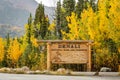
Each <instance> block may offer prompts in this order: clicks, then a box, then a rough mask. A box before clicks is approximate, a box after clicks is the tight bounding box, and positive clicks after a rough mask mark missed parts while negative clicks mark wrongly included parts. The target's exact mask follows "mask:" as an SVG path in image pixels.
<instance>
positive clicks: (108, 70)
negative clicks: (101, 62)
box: [100, 67, 111, 72]
mask: <svg viewBox="0 0 120 80" xmlns="http://www.w3.org/2000/svg"><path fill="white" fill-rule="evenodd" d="M100 72H111V68H108V67H102V68H101V69H100Z"/></svg>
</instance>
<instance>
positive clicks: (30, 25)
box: [26, 14, 32, 44]
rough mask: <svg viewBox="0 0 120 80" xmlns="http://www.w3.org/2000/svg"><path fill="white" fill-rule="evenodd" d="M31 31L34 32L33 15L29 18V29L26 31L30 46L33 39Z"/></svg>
mask: <svg viewBox="0 0 120 80" xmlns="http://www.w3.org/2000/svg"><path fill="white" fill-rule="evenodd" d="M31 30H32V15H31V14H30V16H29V18H28V27H27V30H26V36H27V37H26V38H27V42H28V44H30V43H31V41H30V38H31V35H32V33H31Z"/></svg>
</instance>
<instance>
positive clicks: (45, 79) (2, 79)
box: [0, 73, 120, 80]
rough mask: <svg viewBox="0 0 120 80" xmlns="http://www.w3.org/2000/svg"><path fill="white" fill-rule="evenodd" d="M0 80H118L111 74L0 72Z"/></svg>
mask: <svg viewBox="0 0 120 80" xmlns="http://www.w3.org/2000/svg"><path fill="white" fill-rule="evenodd" d="M0 80H120V76H119V77H115V76H114V77H112V76H56V75H28V74H4V73H0Z"/></svg>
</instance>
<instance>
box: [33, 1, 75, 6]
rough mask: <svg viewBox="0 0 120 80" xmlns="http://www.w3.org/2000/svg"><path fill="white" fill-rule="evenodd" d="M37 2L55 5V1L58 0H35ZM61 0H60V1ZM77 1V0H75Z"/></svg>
mask: <svg viewBox="0 0 120 80" xmlns="http://www.w3.org/2000/svg"><path fill="white" fill-rule="evenodd" d="M35 1H37V2H39V3H40V2H42V4H44V5H45V6H55V5H56V2H57V1H59V0H35ZM62 1H63V0H61V2H62ZM76 1H77V0H76Z"/></svg>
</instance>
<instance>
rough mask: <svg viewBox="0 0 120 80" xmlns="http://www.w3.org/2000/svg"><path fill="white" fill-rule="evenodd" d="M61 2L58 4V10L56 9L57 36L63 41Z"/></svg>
mask: <svg viewBox="0 0 120 80" xmlns="http://www.w3.org/2000/svg"><path fill="white" fill-rule="evenodd" d="M61 16H62V15H61V2H60V0H59V1H58V2H57V8H56V35H57V36H58V39H61V37H62V34H61Z"/></svg>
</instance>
